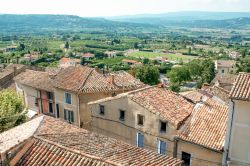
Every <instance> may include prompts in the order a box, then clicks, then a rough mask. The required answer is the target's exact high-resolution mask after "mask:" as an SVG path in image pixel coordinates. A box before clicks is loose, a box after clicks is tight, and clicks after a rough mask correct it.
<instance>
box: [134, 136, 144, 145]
mask: <svg viewBox="0 0 250 166" xmlns="http://www.w3.org/2000/svg"><path fill="white" fill-rule="evenodd" d="M136 145H137V147H140V148H143V147H144V135H143V134H141V133H137V134H136Z"/></svg>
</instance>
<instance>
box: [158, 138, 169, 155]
mask: <svg viewBox="0 0 250 166" xmlns="http://www.w3.org/2000/svg"><path fill="white" fill-rule="evenodd" d="M166 151H167V143H166V142H165V141H162V140H159V139H158V140H157V152H158V153H159V154H166Z"/></svg>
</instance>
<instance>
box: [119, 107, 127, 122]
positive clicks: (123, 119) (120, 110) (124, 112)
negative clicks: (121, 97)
mask: <svg viewBox="0 0 250 166" xmlns="http://www.w3.org/2000/svg"><path fill="white" fill-rule="evenodd" d="M122 112H123V118H121V115H122ZM119 113H120V114H119V120H120V121H125V117H126V111H125V110H122V109H119Z"/></svg>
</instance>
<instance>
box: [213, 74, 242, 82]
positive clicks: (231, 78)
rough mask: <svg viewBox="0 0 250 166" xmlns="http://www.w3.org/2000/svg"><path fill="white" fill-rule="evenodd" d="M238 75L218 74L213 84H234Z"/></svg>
mask: <svg viewBox="0 0 250 166" xmlns="http://www.w3.org/2000/svg"><path fill="white" fill-rule="evenodd" d="M236 78H237V75H235V74H216V76H215V78H214V79H213V80H212V82H211V83H212V84H215V83H216V82H217V81H219V83H221V84H234V82H235V80H236Z"/></svg>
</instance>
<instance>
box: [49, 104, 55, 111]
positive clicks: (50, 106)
mask: <svg viewBox="0 0 250 166" xmlns="http://www.w3.org/2000/svg"><path fill="white" fill-rule="evenodd" d="M53 112H54V111H53V103H51V102H49V113H53Z"/></svg>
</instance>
